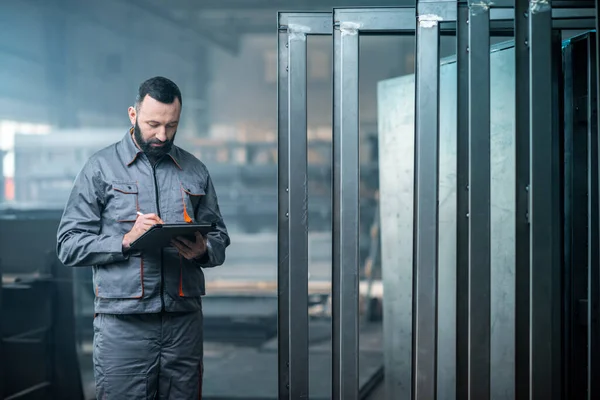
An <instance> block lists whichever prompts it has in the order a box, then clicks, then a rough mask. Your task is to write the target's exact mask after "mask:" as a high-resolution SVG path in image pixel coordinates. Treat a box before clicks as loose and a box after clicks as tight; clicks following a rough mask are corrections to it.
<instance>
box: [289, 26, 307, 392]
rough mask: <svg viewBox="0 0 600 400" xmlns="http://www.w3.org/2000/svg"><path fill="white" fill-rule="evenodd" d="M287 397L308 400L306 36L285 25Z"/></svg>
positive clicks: (296, 28) (300, 30)
mask: <svg viewBox="0 0 600 400" xmlns="http://www.w3.org/2000/svg"><path fill="white" fill-rule="evenodd" d="M288 46H289V47H288V99H289V100H288V105H289V108H288V135H289V136H288V166H289V169H288V188H287V189H288V196H289V199H288V205H289V211H288V213H289V222H288V223H289V226H288V228H289V234H288V235H289V236H288V237H289V241H290V246H289V259H288V262H289V279H290V280H289V288H290V293H289V296H290V298H289V310H290V311H289V313H290V319H289V330H290V332H292V333H293V334H291V335H290V336H289V346H290V348H289V353H290V359H289V363H290V396H291V398H293V399H302V398H308V173H307V146H306V144H307V137H306V133H307V126H306V124H307V122H306V119H307V104H306V32H305V31H304V30H303V29H302V27H295V26H290V25H288Z"/></svg>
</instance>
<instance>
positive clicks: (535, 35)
mask: <svg viewBox="0 0 600 400" xmlns="http://www.w3.org/2000/svg"><path fill="white" fill-rule="evenodd" d="M550 7H551V4H550V2H547V3H546V2H544V3H540V2H538V1H535V0H531V1H530V3H529V41H528V43H529V85H530V86H529V88H530V89H529V90H530V92H529V113H530V120H529V126H530V146H531V147H530V191H529V194H530V201H529V204H530V207H531V208H530V210H529V215H530V224H531V228H530V246H531V248H530V250H531V253H530V257H531V258H530V263H531V264H530V270H531V276H530V279H531V285H530V288H531V293H530V296H531V297H530V302H531V303H530V310H531V315H530V321H531V327H530V329H531V331H530V335H531V336H530V344H531V349H530V351H531V353H530V354H531V360H530V368H531V371H530V373H531V387H530V395H531V396H532V398H536V399H537V398H543V399H549V400H550V399H556V398H559V397H560V391H556V390H555V389H556V387H555V386H556V385H559V386H560V380H561V377H560V374H559V375H558V376H556V363H557V362H558V361H559V356H560V354H556V353H555V342H556V340H558V339H559V338H557V337H555V334H556V330H555V327H556V324H557V323H559V321H558V320H557V315H556V314H555V311H556V310H554V307H553V304H554V302H555V301H556V299H555V298H554V296H557V297H559V293H555V292H554V287H555V282H554V279H557V276H556V271H557V269H558V268H557V267H558V262H559V260H558V258H559V257H560V255H558V256H557V253H556V252H557V251H559V247H560V243H557V242H556V239H557V238H556V230H557V229H558V228H559V223H560V214H559V212H558V211H559V210H558V207H557V206H558V203H557V202H556V201H555V200H556V199H555V196H556V186H555V185H557V181H558V178H559V176H557V175H556V174H555V172H556V171H555V168H554V163H556V164H558V159H557V157H556V153H555V151H556V150H558V149H557V148H556V143H555V141H556V140H557V137H556V135H557V126H555V124H554V121H553V117H552V116H553V115H556V114H555V113H558V110H555V109H554V100H553V95H554V91H553V65H552V59H553V57H552V55H553V51H552V46H553V35H552V34H551V33H552V18H551V17H552V15H551V8H550ZM559 326H560V325H559ZM559 353H560V352H559Z"/></svg>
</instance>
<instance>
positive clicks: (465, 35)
mask: <svg viewBox="0 0 600 400" xmlns="http://www.w3.org/2000/svg"><path fill="white" fill-rule="evenodd" d="M468 20H469V8H468V6H467V3H466V1H464V2H462V1H461V2H459V4H458V13H457V23H456V27H457V32H456V59H457V60H456V69H457V84H456V87H457V92H456V94H457V107H456V110H457V115H456V122H457V126H456V135H457V148H456V163H457V165H456V168H457V178H456V179H457V208H456V212H457V217H456V246H457V248H456V399H468V398H469V397H468V396H469V218H468V215H469V190H468V188H469V62H468V61H469V58H468V57H469V52H468V48H469V24H468Z"/></svg>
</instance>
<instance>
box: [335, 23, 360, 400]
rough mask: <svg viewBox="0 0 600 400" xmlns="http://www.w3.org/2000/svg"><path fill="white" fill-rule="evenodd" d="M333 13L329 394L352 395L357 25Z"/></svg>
mask: <svg viewBox="0 0 600 400" xmlns="http://www.w3.org/2000/svg"><path fill="white" fill-rule="evenodd" d="M335 15H336V14H335V12H334V21H335V26H334V28H335V29H334V32H333V36H334V45H333V46H334V79H333V97H334V102H333V191H332V192H333V257H332V258H333V275H332V314H333V338H332V344H333V385H332V398H333V399H335V400H356V399H357V398H358V339H359V338H358V323H359V321H358V244H359V243H358V228H359V221H358V216H359V207H358V206H359V204H358V198H359V191H358V190H359V155H358V147H359V135H358V132H359V131H358V46H359V35H358V33H359V31H358V29H357V26H356V25H355V24H346V23H344V22H341V23H339V22H338V20H337V18H336V17H335ZM342 100H343V101H342Z"/></svg>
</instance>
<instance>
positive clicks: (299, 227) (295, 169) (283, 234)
mask: <svg viewBox="0 0 600 400" xmlns="http://www.w3.org/2000/svg"><path fill="white" fill-rule="evenodd" d="M331 26H332V21H331V13H305V14H297V13H281V14H280V15H279V43H278V46H279V60H278V63H279V81H278V101H279V121H278V122H279V127H278V128H279V141H278V148H279V149H278V150H279V151H278V168H279V169H278V190H279V206H278V214H279V220H278V235H279V238H278V239H279V240H278V313H279V315H278V330H279V332H278V341H279V346H278V351H279V354H278V361H279V398H308V394H309V393H308V392H309V382H308V369H309V368H308V182H307V181H308V176H307V126H306V121H307V104H306V90H307V87H306V68H307V67H306V65H307V60H306V39H307V35H308V34H330V33H331ZM292 149H293V150H294V151H292Z"/></svg>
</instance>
